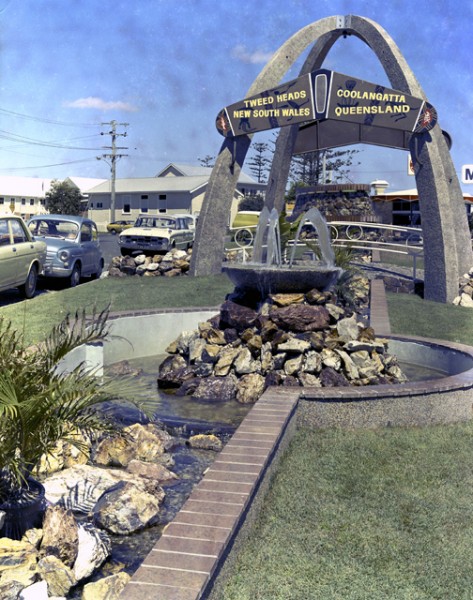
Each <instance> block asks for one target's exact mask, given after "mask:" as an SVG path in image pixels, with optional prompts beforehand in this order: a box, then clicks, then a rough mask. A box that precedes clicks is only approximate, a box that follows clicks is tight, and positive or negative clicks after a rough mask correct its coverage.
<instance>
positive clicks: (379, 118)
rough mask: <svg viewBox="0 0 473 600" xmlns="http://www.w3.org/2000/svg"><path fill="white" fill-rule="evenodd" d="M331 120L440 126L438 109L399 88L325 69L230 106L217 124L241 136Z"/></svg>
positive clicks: (405, 127)
mask: <svg viewBox="0 0 473 600" xmlns="http://www.w3.org/2000/svg"><path fill="white" fill-rule="evenodd" d="M325 119H332V120H335V121H347V122H351V123H359V124H361V125H365V126H373V127H387V128H391V129H400V130H402V131H408V132H412V133H414V132H415V133H422V132H425V131H429V130H430V129H432V127H434V125H435V124H436V122H437V113H436V111H435V109H434V107H433V106H432V105H431V104H429V103H428V102H426V101H425V100H422V99H420V98H415V97H414V96H410V95H409V94H405V93H404V92H401V91H399V90H392V89H389V88H387V87H385V86H382V85H378V84H375V83H369V82H367V81H363V80H362V79H356V78H355V77H350V76H348V75H342V74H341V73H336V72H335V71H328V70H327V69H320V70H317V71H313V72H312V73H308V74H307V75H303V76H302V77H298V78H297V79H293V80H292V81H288V82H286V83H282V84H281V85H279V86H278V87H276V88H272V89H270V90H266V91H264V92H261V93H260V94H257V95H256V96H251V97H249V98H245V99H244V100H240V101H239V102H236V103H235V104H231V105H230V106H227V107H225V108H224V109H222V110H221V111H220V113H219V114H218V116H217V120H216V126H217V129H218V131H219V133H220V134H221V135H223V136H225V137H235V136H238V135H245V134H250V133H256V132H258V131H265V130H267V129H274V128H276V127H284V126H287V125H294V124H297V123H306V122H310V121H319V120H320V121H321V120H325Z"/></svg>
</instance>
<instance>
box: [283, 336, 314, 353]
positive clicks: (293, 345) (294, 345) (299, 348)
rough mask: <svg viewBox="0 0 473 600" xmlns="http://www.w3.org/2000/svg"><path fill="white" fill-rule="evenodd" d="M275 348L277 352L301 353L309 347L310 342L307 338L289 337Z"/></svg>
mask: <svg viewBox="0 0 473 600" xmlns="http://www.w3.org/2000/svg"><path fill="white" fill-rule="evenodd" d="M277 348H278V351H279V352H290V353H297V354H303V353H304V352H307V350H309V349H310V348H311V343H310V342H308V341H307V340H301V339H299V338H296V337H290V338H289V339H288V340H286V341H284V342H282V344H279V345H278V347H277Z"/></svg>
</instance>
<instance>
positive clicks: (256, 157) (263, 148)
mask: <svg viewBox="0 0 473 600" xmlns="http://www.w3.org/2000/svg"><path fill="white" fill-rule="evenodd" d="M269 149H270V147H269V144H266V143H265V142H257V143H255V144H253V146H252V150H253V155H252V156H251V157H250V159H249V160H248V166H249V169H250V171H251V173H252V174H253V175H254V176H255V177H256V180H257V182H258V183H264V182H265V181H266V179H267V176H268V172H269V169H270V167H271V159H270V158H268V156H266V153H267V152H268V151H269Z"/></svg>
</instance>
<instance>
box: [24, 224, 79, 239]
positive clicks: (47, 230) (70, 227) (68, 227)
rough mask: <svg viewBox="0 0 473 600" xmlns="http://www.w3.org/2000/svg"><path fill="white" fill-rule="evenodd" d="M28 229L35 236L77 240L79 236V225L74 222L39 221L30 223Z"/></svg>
mask: <svg viewBox="0 0 473 600" xmlns="http://www.w3.org/2000/svg"><path fill="white" fill-rule="evenodd" d="M28 228H29V230H30V231H31V233H32V234H33V235H37V236H43V237H52V238H63V239H69V240H75V239H76V238H77V236H78V234H79V225H78V224H77V223H73V222H72V221H50V220H48V219H37V220H34V221H30V223H29V224H28Z"/></svg>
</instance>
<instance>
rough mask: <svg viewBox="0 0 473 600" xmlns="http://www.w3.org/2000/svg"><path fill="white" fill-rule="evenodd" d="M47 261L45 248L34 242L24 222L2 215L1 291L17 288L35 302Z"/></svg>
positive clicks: (0, 225)
mask: <svg viewBox="0 0 473 600" xmlns="http://www.w3.org/2000/svg"><path fill="white" fill-rule="evenodd" d="M45 260H46V244H45V243H44V242H43V241H40V240H34V239H33V237H32V235H31V233H30V232H29V231H28V228H27V227H26V224H25V223H24V221H23V219H22V218H21V217H16V216H13V215H12V216H6V215H5V216H4V215H0V291H1V292H3V291H5V290H8V289H10V288H14V287H17V288H19V290H20V293H21V294H22V295H23V296H24V297H25V298H32V297H33V296H34V295H35V292H36V284H37V281H38V276H39V274H40V272H41V271H42V269H43V265H44V262H45Z"/></svg>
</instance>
